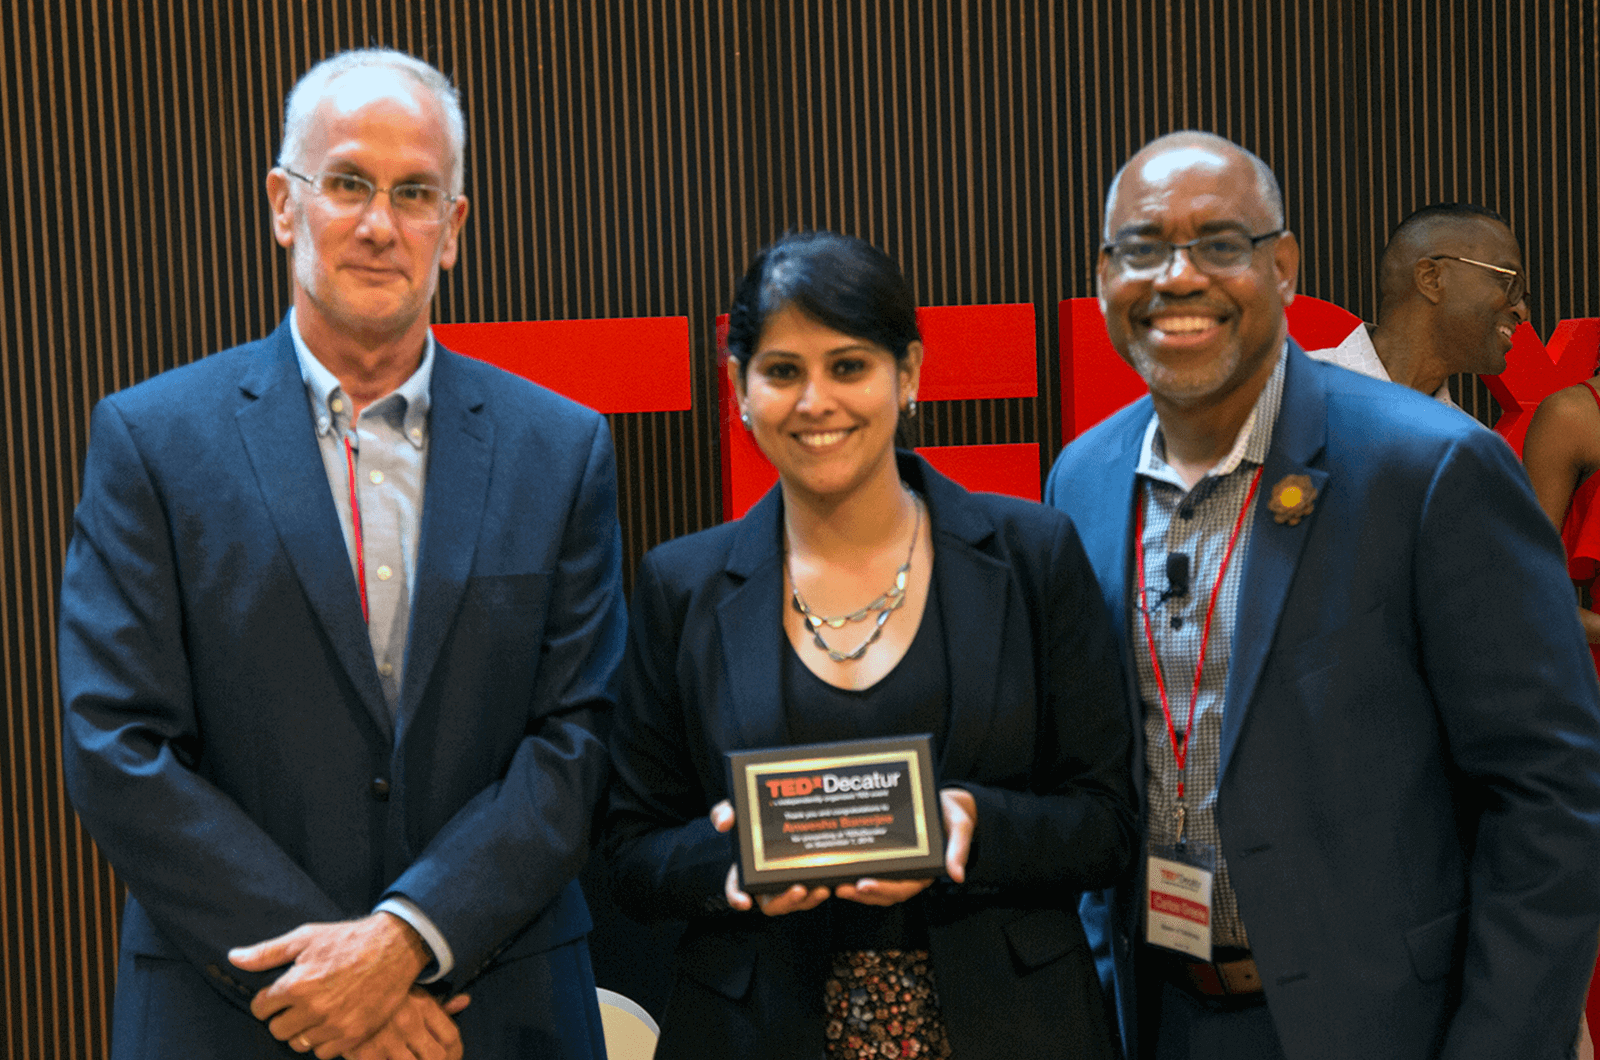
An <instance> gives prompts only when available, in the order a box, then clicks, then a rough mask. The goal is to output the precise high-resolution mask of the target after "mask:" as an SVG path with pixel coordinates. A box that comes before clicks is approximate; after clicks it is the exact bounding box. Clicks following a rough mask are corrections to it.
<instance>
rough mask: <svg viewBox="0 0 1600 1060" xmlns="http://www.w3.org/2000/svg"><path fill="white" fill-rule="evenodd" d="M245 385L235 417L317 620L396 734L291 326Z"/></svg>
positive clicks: (378, 718)
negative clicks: (316, 430)
mask: <svg viewBox="0 0 1600 1060" xmlns="http://www.w3.org/2000/svg"><path fill="white" fill-rule="evenodd" d="M262 346H263V354H262V356H261V357H259V358H257V359H256V360H255V361H254V362H253V363H252V364H251V365H250V366H249V368H248V369H247V370H246V371H245V373H244V374H243V375H242V376H241V377H240V381H239V389H240V392H241V398H240V405H239V409H238V411H237V414H236V416H235V421H236V422H237V423H238V425H239V433H240V435H241V436H242V438H243V440H244V448H245V452H246V453H247V454H248V455H249V458H250V465H251V467H252V469H253V470H254V471H255V475H256V481H257V483H258V484H259V485H260V488H261V493H262V496H263V497H264V498H265V500H266V506H267V511H268V513H269V514H270V516H271V518H272V523H273V526H274V528H275V529H276V530H277V533H278V540H279V542H280V543H281V544H282V546H283V550H284V551H285V552H286V553H287V554H288V556H289V562H290V564H291V565H292V566H293V567H294V571H295V574H296V575H298V576H299V579H300V585H301V588H302V589H304V591H305V594H306V599H307V600H308V601H309V602H310V604H311V610H312V612H313V613H314V614H315V615H316V616H317V619H318V621H320V622H321V623H322V628H323V631H324V632H325V633H326V634H327V637H328V640H329V641H330V642H331V643H332V645H333V649H334V653H335V654H336V655H337V656H338V659H339V662H340V663H341V664H342V665H343V666H344V669H345V672H346V673H347V674H348V675H349V677H350V681H351V684H352V685H354V686H355V690H356V694H357V696H358V697H359V698H360V700H361V704H362V706H363V707H365V708H366V710H367V713H368V714H370V715H371V716H372V719H373V721H375V722H376V723H377V724H378V726H379V728H380V729H381V730H382V731H383V732H385V733H392V728H391V726H390V722H389V710H388V707H387V706H386V705H385V703H384V699H383V689H382V686H380V685H379V683H378V670H377V665H376V664H375V663H374V662H373V659H372V641H371V640H370V638H369V637H368V636H367V627H366V623H365V622H363V621H362V619H361V595H360V590H359V589H358V588H357V587H356V579H355V574H354V573H353V572H352V571H351V569H350V557H349V554H348V552H346V550H345V544H344V532H343V530H342V529H341V528H340V526H339V516H338V513H337V511H336V510H335V508H334V506H333V494H332V492H331V491H330V490H329V488H328V474H327V471H326V470H325V469H324V467H323V464H322V455H321V453H320V452H319V450H318V449H317V442H316V432H315V428H314V426H313V424H312V422H311V405H310V402H309V401H308V400H307V398H306V390H305V385H304V383H303V381H302V380H301V378H300V367H299V362H298V361H296V359H295V354H294V343H293V340H292V339H291V338H290V337H289V328H288V325H287V323H285V324H283V325H280V326H279V328H278V330H277V331H275V332H274V333H273V334H272V336H271V337H270V338H268V339H267V340H266V341H265V342H264V343H263V344H262Z"/></svg>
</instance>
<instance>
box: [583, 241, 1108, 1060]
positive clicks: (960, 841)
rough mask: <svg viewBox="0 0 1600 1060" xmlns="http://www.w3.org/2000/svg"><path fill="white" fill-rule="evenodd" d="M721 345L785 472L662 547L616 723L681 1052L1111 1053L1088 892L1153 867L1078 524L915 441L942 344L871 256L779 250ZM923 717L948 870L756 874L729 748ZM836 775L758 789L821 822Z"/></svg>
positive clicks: (613, 864) (914, 728)
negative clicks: (748, 875) (959, 471)
mask: <svg viewBox="0 0 1600 1060" xmlns="http://www.w3.org/2000/svg"><path fill="white" fill-rule="evenodd" d="M727 345H728V354H729V361H728V373H729V377H730V380H731V382H732V384H733V388H734V390H735V392H736V394H737V397H738V404H739V410H740V415H741V419H742V420H743V422H744V424H745V426H746V427H747V429H748V430H749V431H750V432H751V434H752V435H753V436H754V438H755V441H756V443H757V444H758V445H759V446H760V447H761V450H762V452H763V453H765V454H766V456H767V457H768V459H769V460H771V462H772V463H773V465H775V466H776V467H777V469H778V475H779V484H778V485H777V486H776V487H775V488H774V489H773V490H772V491H771V492H769V493H768V494H767V495H766V496H765V497H764V498H763V499H762V500H761V501H760V502H758V503H757V504H756V505H755V506H754V507H753V508H752V509H751V510H750V512H749V513H748V514H747V515H746V516H745V517H744V518H743V519H740V520H738V521H737V522H733V523H728V524H724V525H723V526H719V527H715V528H713V529H710V530H706V531H703V532H701V533H698V534H692V535H690V536H688V537H684V538H680V539H678V540H676V541H672V542H668V543H667V544H665V545H662V546H660V547H659V548H656V549H654V550H653V551H652V552H651V553H650V554H649V555H648V556H646V557H645V559H644V562H643V564H642V565H641V567H640V569H639V572H638V576H637V585H636V587H635V590H634V605H633V621H632V631H631V634H630V643H629V647H628V655H627V662H626V664H625V667H624V676H623V692H622V705H621V709H620V710H619V712H618V716H617V719H616V723H615V727H614V732H613V737H612V756H613V761H614V764H615V771H614V774H613V780H612V788H611V792H610V801H609V808H608V812H607V817H606V840H605V843H606V852H607V860H608V866H609V868H610V872H611V879H612V885H613V892H614V894H615V895H616V897H617V900H618V901H619V903H620V904H621V905H622V907H623V909H624V910H625V911H627V912H629V913H630V914H631V915H633V916H635V917H638V918H640V919H646V920H650V919H658V918H677V919H683V920H687V921H688V929H687V932H686V934H685V936H684V939H683V942H682V944H681V945H680V946H679V949H678V954H677V967H676V969H675V980H674V986H673V992H672V997H671V1000H670V1002H669V1003H668V1006H667V1009H666V1012H665V1014H664V1019H663V1021H662V1022H663V1027H662V1034H661V1040H660V1043H659V1046H658V1048H657V1052H656V1056H657V1057H658V1058H659V1060H673V1058H676V1057H693V1058H695V1060H705V1058H713V1057H760V1058H763V1060H770V1058H786V1057H796V1058H802V1057H803V1058H807V1060H813V1058H818V1057H822V1056H828V1057H866V1056H872V1057H878V1058H900V1057H918V1058H920V1057H948V1056H954V1057H956V1058H957V1060H982V1058H987V1057H997V1058H999V1057H1004V1058H1006V1060H1011V1058H1014V1057H1018V1056H1051V1057H1077V1056H1082V1057H1105V1058H1110V1057H1112V1056H1114V1046H1113V1042H1112V1036H1111V1032H1110V1029H1109V1025H1108V1022H1107V1014H1106V1008H1105V1005H1104V1002H1103V1000H1102V997H1101V994H1100V988H1099V984H1098V981H1097V979H1096V977H1095V970H1094V964H1093V961H1092V959H1091V957H1090V953H1089V949H1088V946H1087V944H1086V942H1085V939H1084V934H1083V928H1082V926H1081V924H1080V923H1079V921H1078V918H1077V915H1076V905H1077V898H1078V895H1079V893H1080V892H1082V891H1085V890H1089V889H1095V888H1101V887H1105V886H1107V885H1108V884H1110V883H1111V882H1112V881H1114V880H1115V879H1117V878H1118V877H1119V876H1120V875H1121V874H1122V873H1123V871H1124V870H1125V869H1126V868H1127V867H1128V865H1129V864H1130V861H1131V859H1132V857H1133V854H1134V847H1135V839H1134V817H1135V809H1134V806H1135V804H1134V795H1133V789H1132V780H1131V773H1130V757H1129V756H1130V748H1131V733H1130V731H1129V722H1128V720H1127V719H1128V712H1127V710H1126V709H1125V707H1124V705H1123V684H1122V679H1121V675H1120V672H1119V670H1118V665H1117V661H1116V649H1115V645H1114V641H1113V638H1112V631H1111V629H1110V627H1109V624H1108V621H1107V619H1106V617H1105V609H1104V607H1103V605H1102V604H1101V602H1100V595H1099V592H1098V590H1097V589H1096V587H1095V584H1094V575H1093V573H1092V572H1091V570H1090V568H1089V564H1088V562H1087V560H1086V559H1085V558H1084V555H1083V550H1082V548H1081V547H1080V545H1079V543H1078V538H1077V535H1076V533H1075V532H1074V530H1073V528H1072V525H1071V523H1070V522H1069V521H1068V519H1067V518H1066V517H1065V516H1064V515H1062V514H1061V513H1059V512H1056V511H1053V510H1050V509H1047V508H1044V507H1042V506H1040V505H1037V504H1031V503H1028V502H1026V501H1020V500H1016V499H1013V498H1008V497H999V496H994V495H988V494H982V495H976V494H970V493H968V492H967V491H966V490H964V489H962V488H961V487H960V486H958V485H956V484H955V483H953V482H951V481H950V480H949V479H947V478H945V477H944V476H942V475H940V474H939V473H938V472H936V471H934V470H933V469H932V468H931V467H930V466H929V465H928V464H927V463H926V462H924V461H923V460H922V459H921V458H920V457H917V456H916V455H914V454H912V453H909V452H897V451H896V449H895V447H894V440H895V433H896V428H897V426H898V424H899V422H900V419H901V417H905V416H912V415H915V414H916V394H917V380H918V376H919V372H920V369H921V365H922V344H921V341H920V339H919V337H918V332H917V324H916V306H915V303H914V300H913V298H912V296H911V291H910V288H909V285H908V284H907V283H906V281H905V279H904V277H902V276H901V274H900V271H899V269H897V268H896V267H895V265H894V263H893V262H892V261H890V260H889V258H888V257H886V256H885V255H884V254H883V253H882V252H881V251H879V250H877V249H876V248H874V247H872V246H871V245H869V244H867V243H864V242H862V241H860V240H858V239H852V238H849V237H846V236H840V235H835V234H832V233H828V232H812V233H804V234H800V235H792V236H787V237H785V238H784V239H781V240H779V241H778V242H777V243H775V244H774V245H772V246H771V247H768V248H767V249H766V250H764V251H762V252H761V253H760V254H759V255H758V256H757V257H756V259H755V261H754V262H753V263H752V264H751V266H750V269H749V271H748V272H747V273H746V274H745V276H744V277H743V279H742V280H741V281H740V282H739V285H738V288H737V291H736V292H735V295H734V303H733V307H732V310H731V312H730V315H729V326H728V344H727ZM919 733H927V734H931V735H932V752H933V753H932V763H931V765H932V773H933V775H934V778H935V779H936V780H937V783H938V785H939V787H938V794H937V795H936V796H934V797H933V799H932V803H933V804H935V805H936V806H937V810H935V809H934V806H932V805H930V806H928V807H927V809H928V812H929V813H930V814H934V815H935V825H937V823H939V822H938V818H939V817H942V824H943V827H944V831H945V832H946V834H947V836H948V840H947V843H946V844H945V846H944V848H943V851H942V853H943V858H942V862H943V865H942V871H940V870H938V869H929V870H927V871H925V872H924V873H923V875H922V878H910V879H901V878H894V879H889V878H877V877H874V876H873V875H872V874H871V872H870V868H871V865H872V863H871V862H870V861H867V862H863V863H862V866H861V868H860V870H859V871H855V872H851V870H852V869H853V868H855V866H849V867H846V868H845V869H844V870H843V872H841V876H842V875H843V874H844V873H851V874H850V875H849V876H848V877H847V878H844V879H843V880H842V882H841V881H839V880H834V881H832V882H831V885H830V884H829V883H828V882H820V883H819V882H816V881H812V882H809V883H794V884H792V885H789V886H787V887H786V888H784V889H778V890H774V891H770V892H763V893H756V894H752V893H749V892H747V891H746V890H745V888H744V881H743V877H742V876H741V873H740V870H739V868H738V866H737V862H738V860H739V856H740V855H739V842H740V840H739V837H740V833H741V831H745V832H748V827H747V828H746V829H743V830H742V829H740V828H739V827H736V825H737V824H738V823H739V822H736V821H735V819H734V818H735V815H734V811H733V808H732V806H733V804H732V802H731V801H730V800H731V799H732V797H733V791H732V789H731V787H730V781H729V776H730V765H729V760H728V759H727V757H726V756H727V755H728V753H730V752H755V751H765V750H767V749H783V748H788V747H792V746H797V745H809V744H817V743H826V742H834V741H875V740H876V741H888V740H890V739H892V738H897V737H903V736H907V735H910V734H919ZM841 760H842V759H841ZM812 761H815V759H812ZM823 772H824V769H823V768H822V767H818V769H817V774H818V775H817V776H815V777H797V778H790V779H782V780H778V779H774V780H769V781H765V782H764V786H763V787H762V790H763V791H765V790H767V788H766V787H765V785H770V791H771V794H772V795H773V796H774V801H775V802H778V803H782V804H784V812H783V814H782V816H783V817H784V819H785V820H788V819H791V818H792V819H793V822H792V825H791V827H793V828H794V829H795V830H797V831H802V832H803V831H805V830H807V829H816V828H829V827H833V826H834V825H836V824H837V823H838V821H839V818H838V815H837V814H835V816H834V817H832V818H829V817H828V816H827V814H828V807H829V806H830V805H837V804H834V803H830V802H828V801H825V800H828V799H831V798H833V797H834V796H829V795H822V796H820V797H819V796H818V795H817V794H816V792H814V791H813V790H812V785H813V781H814V782H815V784H817V785H822V784H823V782H824V780H826V782H827V784H828V785H833V784H834V780H833V779H830V778H831V776H832V775H831V774H829V777H823V776H822V775H821V774H822V773H823ZM891 772H892V771H891ZM777 775H779V774H774V776H777ZM849 783H850V784H852V785H855V786H856V787H860V788H863V789H870V790H876V788H874V787H873V786H874V785H888V786H893V785H894V784H895V783H897V781H894V780H892V779H890V778H889V777H888V775H887V774H885V773H879V774H877V775H876V776H874V777H873V778H871V779H867V778H863V777H860V776H858V777H856V778H854V779H852V780H850V781H849ZM752 787H754V785H752ZM830 790H832V789H831V788H830ZM780 794H782V795H784V796H789V797H786V798H782V799H778V798H776V797H777V796H778V795H780ZM875 798H876V797H875V796H874V799H875ZM844 805H845V806H846V807H847V808H854V809H856V810H857V811H858V813H859V814H861V815H868V814H870V813H871V812H874V811H884V812H882V813H881V816H882V817H885V818H887V817H891V816H894V815H895V813H898V812H900V811H899V810H893V811H890V809H889V808H890V807H891V806H893V805H896V804H895V803H893V801H892V800H891V799H890V798H888V796H887V795H886V796H885V798H884V799H883V800H879V801H868V802H866V803H862V802H860V801H859V800H856V801H851V802H847V803H845V804H844ZM752 816H755V815H752ZM862 820H863V817H862V816H858V817H855V818H851V821H852V822H856V823H859V822H860V821H862ZM847 823H848V822H847ZM746 824H747V826H748V822H746ZM774 830H776V829H774ZM866 831H867V832H870V831H871V830H870V829H869V830H866ZM769 834H770V833H769ZM744 841H745V842H747V843H748V842H749V841H750V838H749V835H748V834H746V835H745V836H744ZM841 842H843V840H841ZM939 855H940V851H939V850H938V849H937V848H935V849H934V850H933V860H934V861H935V862H937V861H939V860H940V857H939ZM935 875H938V876H940V877H941V878H940V879H938V880H935V879H933V878H931V877H933V876H935ZM781 886H782V885H781V884H780V887H781ZM751 887H752V889H754V884H751Z"/></svg>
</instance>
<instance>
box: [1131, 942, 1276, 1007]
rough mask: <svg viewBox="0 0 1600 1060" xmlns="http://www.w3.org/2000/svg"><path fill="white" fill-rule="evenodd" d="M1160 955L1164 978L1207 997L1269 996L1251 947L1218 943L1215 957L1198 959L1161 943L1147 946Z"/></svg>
mask: <svg viewBox="0 0 1600 1060" xmlns="http://www.w3.org/2000/svg"><path fill="white" fill-rule="evenodd" d="M1147 949H1148V950H1149V952H1150V953H1151V954H1152V955H1154V956H1156V958H1157V960H1158V963H1159V966H1160V968H1161V970H1162V978H1164V979H1165V980H1166V981H1167V982H1169V983H1171V984H1172V985H1173V986H1176V987H1178V988H1179V989H1180V990H1182V991H1184V992H1185V993H1187V994H1190V995H1192V996H1194V997H1197V998H1200V999H1201V1000H1204V1001H1212V1002H1215V1001H1228V1002H1237V1003H1240V1004H1251V1003H1255V1002H1260V1001H1264V1000H1266V994H1265V993H1264V992H1263V990H1262V986H1261V973H1260V971H1259V970H1258V969H1257V968H1256V962H1255V958H1254V957H1252V956H1251V955H1250V951H1249V950H1245V949H1239V948H1238V947H1234V946H1214V947H1212V950H1211V960H1209V961H1198V960H1195V959H1194V958H1193V957H1190V956H1187V955H1186V954H1182V953H1176V952H1174V951H1172V950H1168V949H1163V948H1161V947H1159V946H1151V947H1147Z"/></svg>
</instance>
